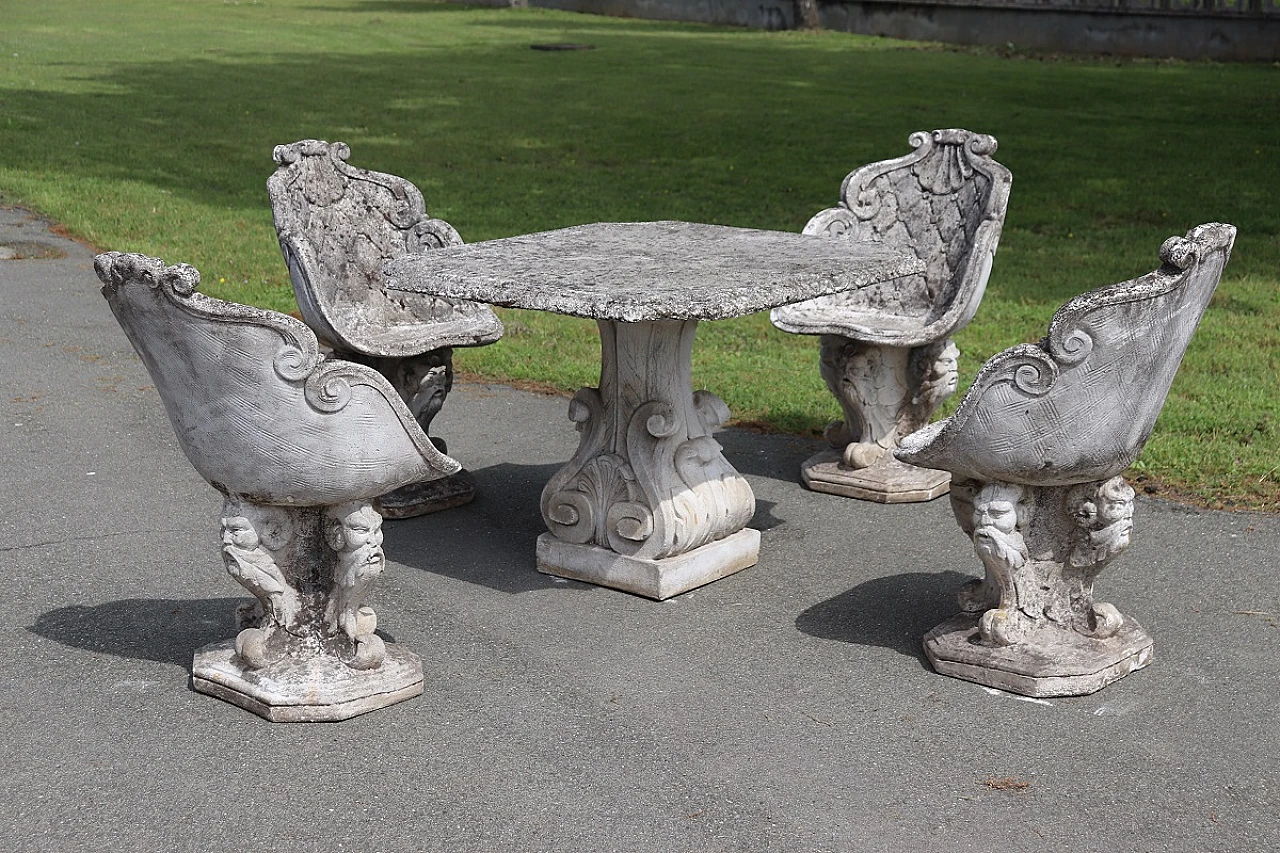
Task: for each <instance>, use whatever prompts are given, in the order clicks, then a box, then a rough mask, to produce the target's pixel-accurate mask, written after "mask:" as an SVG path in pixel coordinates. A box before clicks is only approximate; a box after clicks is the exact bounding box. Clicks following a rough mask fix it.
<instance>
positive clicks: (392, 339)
mask: <svg viewBox="0 0 1280 853" xmlns="http://www.w3.org/2000/svg"><path fill="white" fill-rule="evenodd" d="M350 155H351V149H350V148H348V147H347V146H346V145H345V144H344V143H342V142H335V143H333V144H332V145H330V144H329V143H328V142H324V141H321V140H318V139H304V140H301V141H300V142H295V143H292V144H290V145H277V146H276V148H275V151H274V152H273V156H274V158H275V161H276V163H277V169H276V171H275V173H274V174H273V175H271V177H270V178H268V179H267V192H268V195H269V196H270V198H271V213H272V216H273V218H274V220H275V226H276V233H277V236H278V237H279V239H280V250H281V252H282V253H283V254H284V258H285V263H286V264H287V265H288V267H289V278H290V279H291V280H292V282H293V289H294V294H295V296H296V297H297V301H298V309H299V311H300V313H301V314H302V318H303V319H304V320H305V321H306V323H307V325H308V326H310V327H311V328H312V329H313V330H315V332H316V333H317V334H318V335H320V337H322V338H324V339H325V340H326V341H328V342H329V343H331V344H333V345H334V346H336V347H337V348H339V349H344V350H348V351H355V352H359V353H365V354H367V355H374V356H384V357H403V356H411V355H419V354H421V353H424V352H427V351H429V350H433V349H438V348H440V347H450V346H474V345H477V344H487V343H492V342H493V341H496V340H498V339H499V338H500V337H501V336H502V324H501V322H500V321H499V320H498V318H497V316H496V315H495V314H494V313H493V310H492V309H491V308H489V307H488V306H487V305H481V304H478V303H475V302H468V301H465V300H461V299H446V298H443V297H431V296H426V295H422V294H412V293H403V294H402V293H391V292H389V291H387V290H386V289H385V287H384V286H383V282H384V277H383V274H382V262H383V261H385V260H392V259H396V258H400V257H403V256H404V255H406V254H412V253H416V252H425V251H429V250H431V249H435V248H439V247H442V246H452V245H457V244H460V243H461V242H462V238H461V237H459V236H458V232H457V231H455V230H454V229H453V226H451V225H449V223H447V222H445V221H444V220H443V219H432V218H430V217H428V216H427V214H426V205H425V203H424V202H423V199H422V193H420V192H419V191H418V188H417V187H415V186H414V185H413V184H411V183H410V182H409V181H407V180H405V179H404V178H401V177H397V176H396V175H388V174H384V173H382V172H372V171H367V170H365V169H357V168H355V167H354V166H350V165H348V163H347V158H348V157H349V156H350Z"/></svg>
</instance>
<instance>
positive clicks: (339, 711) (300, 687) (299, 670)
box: [191, 640, 422, 723]
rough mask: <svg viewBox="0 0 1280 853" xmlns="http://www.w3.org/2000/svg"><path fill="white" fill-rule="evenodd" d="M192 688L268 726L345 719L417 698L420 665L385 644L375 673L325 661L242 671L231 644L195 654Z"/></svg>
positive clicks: (288, 661)
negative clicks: (269, 722)
mask: <svg viewBox="0 0 1280 853" xmlns="http://www.w3.org/2000/svg"><path fill="white" fill-rule="evenodd" d="M191 681H192V686H193V687H195V689H196V690H197V691H199V692H200V693H207V694H209V695H210V696H216V697H218V698H219V699H225V700H226V701H228V702H230V703H232V704H233V705H239V706H240V707H241V708H244V709H245V710H247V711H252V712H253V713H255V714H257V715H258V716H260V717H265V718H266V719H268V720H271V721H272V722H274V723H311V722H332V721H336V720H346V719H349V718H351V717H355V716H358V715H360V714H365V713H368V712H369V711H376V710H377V709H379V708H385V707H387V706H388V705H394V704H396V703H397V702H403V701H404V700H406V699H411V698H413V697H414V696H419V695H421V694H422V661H421V660H419V659H418V656H417V655H415V654H413V653H411V652H407V651H403V650H401V649H400V648H398V647H396V646H395V645H393V644H391V643H388V644H387V656H386V659H385V660H383V662H382V665H381V666H379V667H378V668H377V669H366V670H357V669H351V668H350V667H348V666H347V665H346V664H344V663H342V661H340V660H337V659H336V658H332V657H328V656H317V657H314V658H310V659H307V660H301V661H300V660H296V659H285V660H283V661H280V662H278V663H274V664H271V665H269V666H266V667H263V668H262V669H248V668H247V667H244V666H242V665H241V663H240V659H239V658H237V657H236V654H235V641H234V640H226V641H224V642H221V643H213V644H211V645H208V646H204V647H203V648H201V649H199V650H198V651H197V652H196V656H195V665H194V667H193V669H192V678H191Z"/></svg>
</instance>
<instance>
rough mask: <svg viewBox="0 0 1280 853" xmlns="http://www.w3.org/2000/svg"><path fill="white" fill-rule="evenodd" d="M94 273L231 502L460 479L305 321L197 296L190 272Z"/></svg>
mask: <svg viewBox="0 0 1280 853" xmlns="http://www.w3.org/2000/svg"><path fill="white" fill-rule="evenodd" d="M94 267H95V268H96V270H97V273H98V277H99V278H100V279H101V280H102V283H103V287H102V293H103V295H104V296H105V297H106V298H107V301H108V302H109V303H110V305H111V310H112V312H113V313H114V314H115V316H116V319H117V320H118V321H119V322H120V326H121V327H122V328H123V329H124V331H125V334H126V335H128V337H129V340H130V342H131V343H132V344H133V347H134V349H135V350H137V352H138V355H139V356H141V358H142V361H143V363H144V364H145V365H146V367H147V370H148V371H149V372H150V373H151V378H152V380H153V381H154V382H155V385H156V390H157V391H158V392H159V393H160V397H161V399H162V400H163V401H164V406H165V410H166V411H167V412H168V414H169V420H170V421H171V422H172V424H173V429H174V432H175V433H176V434H177V437H178V443H179V444H180V445H181V446H182V449H183V451H184V452H185V453H186V454H187V458H188V459H190V460H191V464H192V465H193V466H195V469H196V470H197V471H198V472H199V473H200V475H201V476H202V477H204V478H205V479H206V480H208V481H209V482H210V484H212V485H213V486H214V487H215V488H216V489H218V490H219V491H221V492H222V493H224V494H226V495H234V496H239V497H243V498H245V499H247V500H250V501H252V502H255V503H265V504H279V505H286V506H326V505H330V504H336V503H342V502H345V501H350V500H362V499H368V498H372V497H374V496H377V495H381V494H383V493H385V492H387V491H390V490H391V489H394V488H397V487H399V486H402V485H405V484H407V483H412V482H419V481H422V480H430V479H433V478H437V477H443V476H446V475H448V474H452V473H453V472H455V471H457V470H458V468H459V465H458V463H457V462H456V461H454V460H453V459H451V458H449V457H448V456H444V455H443V454H441V453H440V452H439V451H438V450H437V449H436V448H435V446H434V445H433V444H432V443H431V441H430V440H428V439H427V436H426V434H425V433H423V432H422V429H421V428H420V427H419V426H418V423H417V421H415V420H414V418H413V416H412V414H410V412H409V410H408V408H406V406H405V405H404V403H403V402H402V401H401V399H400V396H399V395H398V394H396V392H395V390H394V389H392V387H391V386H390V385H389V384H388V383H387V381H386V380H385V379H383V377H382V376H381V375H380V374H379V373H377V372H376V371H374V370H372V369H370V368H367V367H363V366H361V365H358V364H352V363H350V362H344V361H335V360H329V361H326V360H324V359H323V358H322V357H321V355H320V353H319V348H318V346H317V342H316V337H315V335H314V334H313V333H312V332H311V330H310V329H308V328H307V327H306V326H305V325H303V324H302V323H300V322H298V321H297V320H294V319H293V318H291V317H287V316H285V315H283V314H278V313H276V312H273V311H263V310H260V309H257V308H251V307H249V306H246V305H239V304H236V303H232V302H224V301H222V300H220V299H213V298H210V297H207V296H205V295H203V294H201V293H199V292H197V291H196V288H197V286H198V285H199V283H200V273H199V272H197V271H196V269H195V268H194V267H191V266H188V265H186V264H178V265H175V266H166V265H165V263H164V261H162V260H160V259H158V258H150V257H146V256H144V255H133V254H120V253H116V252H109V253H107V254H103V255H99V256H98V257H97V258H96V259H95V262H94Z"/></svg>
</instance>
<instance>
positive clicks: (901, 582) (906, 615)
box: [795, 571, 968, 669]
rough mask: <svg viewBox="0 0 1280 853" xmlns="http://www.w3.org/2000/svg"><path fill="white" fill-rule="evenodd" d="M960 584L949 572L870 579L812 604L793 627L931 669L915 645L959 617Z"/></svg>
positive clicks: (962, 579) (960, 579)
mask: <svg viewBox="0 0 1280 853" xmlns="http://www.w3.org/2000/svg"><path fill="white" fill-rule="evenodd" d="M966 580H968V576H967V575H963V574H961V573H959V572H952V571H947V572H940V573H934V574H929V573H924V572H909V573H907V574H901V575H890V576H888V577H883V578H875V579H873V580H869V581H867V582H865V583H861V584H858V585H857V586H855V587H854V588H853V589H850V590H848V591H847V592H842V593H841V594H840V595H837V596H836V597H835V598H829V599H827V600H826V601H821V602H818V603H817V604H815V605H813V606H812V607H810V608H809V609H807V610H805V611H804V612H803V613H801V614H800V615H799V616H797V617H796V620H795V624H796V627H797V628H798V629H800V630H801V631H803V632H804V633H806V634H808V635H809V636H811V637H819V638H821V639H824V640H837V641H839V642H842V643H853V644H855V645H859V646H881V647H883V648H887V649H892V650H893V651H895V652H898V653H900V654H903V655H907V656H908V657H914V658H915V659H916V660H918V661H920V663H921V665H922V666H924V667H925V668H926V669H932V667H930V665H929V661H928V658H926V657H925V654H924V650H923V647H922V646H921V644H920V640H921V638H922V637H924V635H925V633H927V632H928V631H929V630H930V629H931V628H933V627H934V626H935V625H937V624H939V623H940V622H943V621H945V620H946V619H949V618H951V617H952V616H954V615H955V614H956V613H957V612H959V608H958V606H957V605H956V590H958V589H959V588H960V585H961V584H963V583H964V582H965V581H966Z"/></svg>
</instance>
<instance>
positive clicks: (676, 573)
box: [538, 527, 760, 601]
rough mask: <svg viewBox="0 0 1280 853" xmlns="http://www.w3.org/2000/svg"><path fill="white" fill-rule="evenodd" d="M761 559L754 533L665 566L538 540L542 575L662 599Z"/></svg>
mask: <svg viewBox="0 0 1280 853" xmlns="http://www.w3.org/2000/svg"><path fill="white" fill-rule="evenodd" d="M759 559H760V531H759V530H753V529H751V528H750V527H746V528H743V529H742V530H739V531H738V532H737V533H734V534H732V535H730V536H726V537H725V538H724V539H721V540H719V541H716V542H712V543H710V544H708V545H703V546H702V547H701V548H695V549H693V550H692V551H690V552H688V553H687V554H680V555H678V556H675V557H667V558H666V559H664V560H642V559H636V558H635V557H627V556H624V555H623V554H619V553H617V552H616V551H610V550H609V549H608V548H601V547H599V546H598V545H575V544H573V543H572V542H565V541H563V540H561V539H557V538H556V537H554V536H552V535H551V534H550V533H544V534H542V535H541V536H539V537H538V571H540V572H542V573H543V574H546V575H555V576H557V577H562V578H572V579H573V580H579V581H586V582H587V583H593V584H598V585H600V586H608V587H612V588H614V589H621V590H624V591H626V592H633V593H635V594H636V595H643V596H645V597H646V598H653V599H657V600H658V601H662V600H663V599H667V598H670V597H671V596H673V595H679V594H680V593H682V592H688V591H689V590H691V589H694V588H696V587H700V586H702V585H703V584H708V583H711V582H712V581H714V580H719V579H720V578H722V577H725V576H727V575H731V574H733V573H734V572H739V571H742V570H743V569H745V568H747V567H748V566H754V565H755V564H756V563H757V562H758V561H759Z"/></svg>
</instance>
